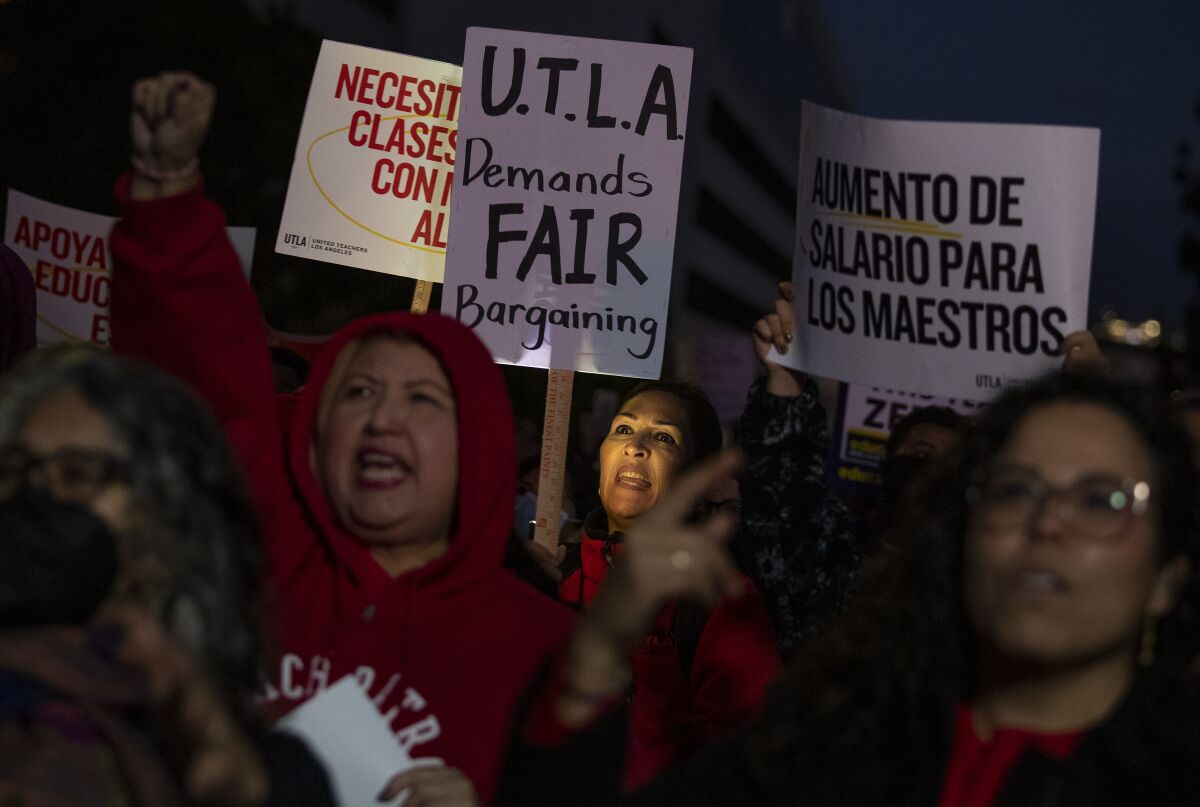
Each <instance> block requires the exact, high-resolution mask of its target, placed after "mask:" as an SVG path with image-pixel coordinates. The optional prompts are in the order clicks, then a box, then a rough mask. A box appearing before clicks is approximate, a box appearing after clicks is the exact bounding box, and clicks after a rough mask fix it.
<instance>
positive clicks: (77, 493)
mask: <svg viewBox="0 0 1200 807" xmlns="http://www.w3.org/2000/svg"><path fill="white" fill-rule="evenodd" d="M13 446H14V448H15V449H16V450H18V451H24V452H27V453H28V456H29V458H30V459H31V460H32V461H33V462H35V463H38V462H39V461H41V462H40V463H39V467H37V468H36V469H34V470H31V471H30V476H29V477H28V478H29V480H30V482H31V484H33V485H34V486H35V487H42V488H45V489H47V490H48V491H49V492H50V493H52V494H53V495H54V496H55V498H57V499H59V500H61V501H67V502H71V503H74V504H81V505H84V506H86V507H88V508H89V509H90V510H91V511H92V512H93V513H94V514H95V515H96V516H98V517H99V518H100V520H101V521H103V522H104V523H105V524H106V525H108V528H109V529H110V530H112V532H113V533H114V534H120V533H122V532H124V531H125V530H126V529H128V528H129V527H130V526H131V525H132V523H133V520H134V507H133V495H132V491H131V489H130V487H129V484H128V482H127V481H126V479H125V476H124V475H123V474H121V473H119V472H117V471H116V468H117V466H118V465H120V464H121V463H123V462H125V461H127V459H128V454H127V452H126V451H125V447H124V446H122V445H121V444H120V443H119V442H118V440H117V437H116V435H115V434H113V430H112V427H111V426H110V425H109V423H108V420H107V419H106V418H105V417H104V416H103V415H101V414H100V412H99V411H97V410H96V409H95V408H94V407H93V406H92V405H91V404H89V403H88V402H87V401H86V400H84V398H83V396H82V395H80V394H79V393H78V392H76V391H75V390H73V389H63V390H60V391H58V392H55V393H52V394H51V395H49V396H48V397H47V398H45V399H44V400H42V401H41V402H40V403H39V404H38V405H37V406H35V407H34V409H33V411H32V412H31V413H30V414H29V417H28V418H26V420H25V423H24V424H23V425H22V426H21V429H20V431H18V432H17V434H16V435H15V437H14V440H13ZM11 492H12V491H0V494H2V495H4V496H7V495H9V494H10V493H11Z"/></svg>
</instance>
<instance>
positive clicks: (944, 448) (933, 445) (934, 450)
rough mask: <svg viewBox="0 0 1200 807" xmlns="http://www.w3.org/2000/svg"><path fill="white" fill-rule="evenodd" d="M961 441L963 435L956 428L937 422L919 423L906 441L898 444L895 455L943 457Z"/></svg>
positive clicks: (906, 436) (906, 437)
mask: <svg viewBox="0 0 1200 807" xmlns="http://www.w3.org/2000/svg"><path fill="white" fill-rule="evenodd" d="M961 441H962V437H961V436H960V435H959V433H958V432H956V431H954V429H948V428H946V427H945V426H939V425H937V424H936V423H918V424H917V425H916V426H913V428H912V431H910V432H909V433H908V434H907V435H905V437H904V442H903V443H901V444H900V445H898V446H896V450H895V451H894V452H893V456H896V457H920V458H922V459H924V458H928V457H943V456H945V455H946V454H949V453H950V452H951V451H953V450H954V449H956V448H958V444H959V443H960V442H961Z"/></svg>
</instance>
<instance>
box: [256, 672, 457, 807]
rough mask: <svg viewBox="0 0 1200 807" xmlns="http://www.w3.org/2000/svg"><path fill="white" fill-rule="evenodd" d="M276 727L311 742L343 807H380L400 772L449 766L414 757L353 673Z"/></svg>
mask: <svg viewBox="0 0 1200 807" xmlns="http://www.w3.org/2000/svg"><path fill="white" fill-rule="evenodd" d="M276 728H277V729H279V730H281V731H287V732H290V733H292V734H295V735H296V736H298V737H300V738H301V739H303V740H304V742H305V743H307V744H308V747H309V749H310V750H311V751H312V752H313V754H314V755H315V756H316V757H317V759H319V760H320V761H321V764H322V765H324V766H325V772H326V774H328V776H329V784H330V786H331V787H332V789H333V792H334V795H335V796H336V798H337V800H338V803H339V804H341V805H342V807H376V805H378V804H379V794H380V792H382V791H383V788H384V786H385V785H386V784H387V783H388V782H389V781H391V779H392V777H393V776H395V775H396V774H398V773H403V772H404V771H406V770H408V769H409V768H415V767H418V766H428V765H441V764H443V762H442V760H440V759H436V758H431V757H426V758H421V759H412V758H411V757H410V756H409V755H408V753H407V752H406V751H405V750H404V749H403V748H401V747H400V744H399V743H398V742H396V737H395V735H393V734H392V731H391V729H390V728H388V724H387V721H385V720H384V719H383V715H381V714H380V713H379V710H378V709H376V708H375V704H374V703H372V702H371V701H370V700H369V699H368V698H367V696H366V693H364V692H363V690H362V687H361V686H359V684H358V681H357V680H355V678H354V676H352V675H347V676H346V677H345V678H342V679H341V680H339V681H338V682H337V683H335V684H334V685H333V686H331V687H329V688H328V689H326V690H325V691H324V692H322V693H321V694H319V695H317V696H316V697H314V698H312V699H311V700H309V701H308V702H306V703H305V704H304V705H302V706H300V707H299V708H297V709H296V710H295V711H293V712H291V713H290V714H288V715H287V716H286V717H284V718H283V719H282V720H280V721H279V723H278V724H277V725H276ZM404 800H405V799H404V798H402V799H401V801H400V802H399V803H403V801H404Z"/></svg>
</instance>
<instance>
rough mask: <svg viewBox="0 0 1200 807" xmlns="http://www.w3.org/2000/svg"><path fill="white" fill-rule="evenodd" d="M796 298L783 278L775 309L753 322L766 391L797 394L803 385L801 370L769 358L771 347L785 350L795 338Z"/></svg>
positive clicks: (774, 393)
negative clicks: (794, 310)
mask: <svg viewBox="0 0 1200 807" xmlns="http://www.w3.org/2000/svg"><path fill="white" fill-rule="evenodd" d="M795 301H796V292H795V291H794V290H793V288H792V284H791V283H789V282H788V281H786V280H785V281H783V282H782V283H780V284H779V299H778V300H776V301H775V310H774V311H772V312H771V313H769V314H767V315H766V316H764V317H763V318H762V319H760V320H759V321H758V322H756V323H754V331H753V336H754V354H755V355H756V356H758V362H759V364H761V365H762V366H763V369H765V370H766V371H767V392H769V393H770V394H772V395H780V396H785V397H789V398H792V397H795V396H797V395H799V394H800V392H801V391H802V390H803V389H804V374H803V373H801V372H800V371H799V370H793V369H791V368H790V367H785V366H784V365H782V364H779V363H777V362H775V361H772V359H771V350H772V348H774V350H776V351H778V353H780V354H785V353H787V352H788V345H790V344H791V343H792V341H793V340H794V339H795V338H796V323H795V319H796V317H795V314H794V312H793V306H794V305H795Z"/></svg>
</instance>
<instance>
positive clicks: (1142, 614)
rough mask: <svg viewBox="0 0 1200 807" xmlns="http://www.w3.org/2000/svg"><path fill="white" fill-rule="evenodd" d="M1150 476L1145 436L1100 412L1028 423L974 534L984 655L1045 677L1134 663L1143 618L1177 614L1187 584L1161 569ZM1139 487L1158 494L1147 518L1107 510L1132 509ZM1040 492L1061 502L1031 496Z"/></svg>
mask: <svg viewBox="0 0 1200 807" xmlns="http://www.w3.org/2000/svg"><path fill="white" fill-rule="evenodd" d="M1152 469H1153V466H1152V463H1151V457H1150V455H1149V451H1148V449H1147V448H1146V446H1144V445H1143V443H1142V442H1141V440H1140V439H1139V437H1138V436H1137V434H1136V433H1135V432H1134V431H1133V429H1132V428H1131V427H1130V426H1129V425H1128V424H1127V423H1126V422H1125V421H1124V419H1123V418H1122V417H1120V416H1119V415H1117V414H1116V413H1114V412H1112V411H1110V410H1108V409H1106V408H1104V407H1101V406H1097V405H1094V404H1083V403H1054V404H1049V405H1046V406H1043V407H1040V408H1038V409H1035V410H1033V411H1032V412H1031V413H1030V414H1029V415H1027V416H1026V417H1025V419H1024V420H1023V421H1022V422H1021V424H1020V425H1019V426H1018V428H1017V429H1016V431H1015V432H1014V434H1013V436H1012V437H1011V438H1010V440H1009V442H1008V444H1007V445H1006V446H1004V448H1003V449H1002V450H1001V451H1000V453H999V455H998V456H997V457H996V459H995V462H994V464H993V466H992V468H991V470H990V473H989V477H990V478H991V479H993V480H996V481H997V484H995V485H992V484H990V483H989V484H985V485H984V487H983V491H984V493H983V498H982V500H981V501H980V502H978V503H976V504H975V505H974V507H973V510H972V515H971V523H970V526H969V528H968V534H967V543H966V598H967V608H968V611H969V614H970V618H971V621H972V625H973V627H974V629H975V632H976V635H977V636H978V637H979V638H980V640H981V641H982V644H983V645H984V647H985V649H988V650H990V651H992V652H995V653H998V654H1000V655H1002V656H1005V657H1008V658H1013V659H1019V660H1022V661H1027V662H1033V663H1036V664H1039V665H1048V666H1062V665H1071V664H1079V663H1087V662H1090V661H1098V660H1102V659H1107V658H1112V657H1114V655H1122V656H1128V657H1129V658H1130V660H1131V663H1132V657H1133V655H1134V653H1135V651H1136V647H1137V643H1138V638H1139V636H1140V633H1141V628H1142V625H1143V622H1144V620H1145V618H1146V617H1147V616H1150V617H1154V618H1158V617H1161V616H1162V615H1164V614H1165V613H1167V611H1169V610H1170V608H1171V606H1172V605H1173V599H1174V593H1175V590H1176V589H1177V583H1178V582H1179V572H1180V566H1179V562H1175V563H1172V564H1167V565H1166V566H1165V567H1164V565H1163V564H1162V563H1161V562H1160V559H1159V557H1158V554H1157V537H1156V525H1155V519H1156V515H1155V510H1154V504H1153V484H1154V482H1153V479H1152V478H1151V472H1152ZM1039 480H1040V481H1039ZM1136 481H1145V482H1148V483H1149V484H1150V486H1151V487H1150V490H1151V499H1150V504H1149V507H1148V509H1147V510H1146V511H1145V512H1144V513H1143V514H1141V515H1138V514H1137V513H1136V512H1135V510H1136V508H1126V509H1125V510H1124V511H1122V512H1117V511H1116V510H1115V509H1114V508H1111V507H1108V505H1109V504H1111V503H1114V502H1115V503H1116V504H1124V503H1128V502H1129V501H1131V500H1132V499H1133V498H1134V494H1133V490H1134V485H1133V484H1132V483H1134V482H1136ZM1123 482H1124V486H1123V487H1122V483H1123ZM1042 483H1044V484H1045V486H1046V487H1043V488H1042V490H1047V489H1048V490H1051V491H1054V492H1053V493H1050V494H1049V496H1048V497H1047V498H1044V499H1036V497H1033V496H1030V495H1028V493H1029V491H1031V490H1036V489H1038V486H1039V485H1041V484H1042ZM1143 490H1144V489H1143ZM1068 491H1071V492H1068ZM1114 496H1116V497H1117V498H1116V499H1114V498H1113V497H1114ZM1035 499H1036V500H1037V504H1036V505H1034V506H1031V507H1030V506H1024V505H1022V502H1026V503H1028V502H1032V501H1035ZM1021 512H1027V513H1028V515H1027V517H1025V518H1024V519H1023V520H1014V518H1013V515H1014V514H1019V513H1021Z"/></svg>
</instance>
